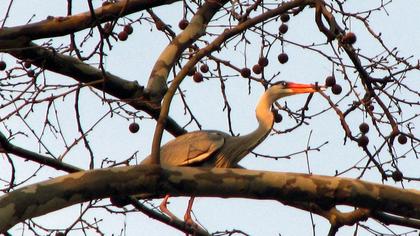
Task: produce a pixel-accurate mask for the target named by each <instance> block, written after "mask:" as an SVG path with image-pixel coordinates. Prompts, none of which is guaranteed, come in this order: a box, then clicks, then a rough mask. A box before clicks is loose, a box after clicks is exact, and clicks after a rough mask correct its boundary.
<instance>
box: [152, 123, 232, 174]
mask: <svg viewBox="0 0 420 236" xmlns="http://www.w3.org/2000/svg"><path fill="white" fill-rule="evenodd" d="M225 136H226V134H225V133H222V132H219V131H196V132H191V133H187V134H184V135H181V136H179V137H177V138H176V139H174V140H172V141H170V142H168V143H167V144H165V145H163V146H162V148H161V152H160V158H161V159H160V160H161V164H163V165H171V166H188V165H193V164H196V163H198V162H202V161H205V160H206V159H207V158H209V157H210V156H211V155H212V154H214V153H215V152H217V151H218V150H219V149H220V148H221V147H222V146H223V144H224V142H225Z"/></svg>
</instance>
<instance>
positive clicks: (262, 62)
mask: <svg viewBox="0 0 420 236" xmlns="http://www.w3.org/2000/svg"><path fill="white" fill-rule="evenodd" d="M258 64H259V65H260V66H262V67H266V66H268V59H267V57H260V58H258Z"/></svg>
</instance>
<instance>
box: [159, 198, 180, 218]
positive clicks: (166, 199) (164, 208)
mask: <svg viewBox="0 0 420 236" xmlns="http://www.w3.org/2000/svg"><path fill="white" fill-rule="evenodd" d="M169 197H170V196H169V194H166V196H165V198H164V199H163V201H162V203H160V205H159V209H160V210H161V211H162V212H163V213H165V214H166V215H167V216H169V218H171V220H172V221H176V220H179V219H178V217H176V216H175V215H174V214H172V212H170V211H169V210H168V208H167V207H166V205H167V204H168V199H169Z"/></svg>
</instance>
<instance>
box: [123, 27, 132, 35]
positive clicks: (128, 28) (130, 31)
mask: <svg viewBox="0 0 420 236" xmlns="http://www.w3.org/2000/svg"><path fill="white" fill-rule="evenodd" d="M123 31H124V32H126V33H127V34H132V33H133V26H131V25H125V26H124V29H123Z"/></svg>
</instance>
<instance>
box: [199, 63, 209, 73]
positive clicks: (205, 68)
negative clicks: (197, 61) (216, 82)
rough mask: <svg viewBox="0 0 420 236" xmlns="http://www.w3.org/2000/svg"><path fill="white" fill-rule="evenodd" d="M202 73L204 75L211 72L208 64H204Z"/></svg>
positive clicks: (201, 68)
mask: <svg viewBox="0 0 420 236" xmlns="http://www.w3.org/2000/svg"><path fill="white" fill-rule="evenodd" d="M200 71H201V72H203V73H207V72H209V66H208V65H207V64H203V65H201V66H200Z"/></svg>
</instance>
